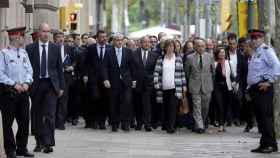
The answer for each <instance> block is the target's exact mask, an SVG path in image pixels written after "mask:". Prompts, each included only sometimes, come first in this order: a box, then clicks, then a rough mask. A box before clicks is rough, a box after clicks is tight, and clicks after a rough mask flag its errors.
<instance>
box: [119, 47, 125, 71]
mask: <svg viewBox="0 0 280 158" xmlns="http://www.w3.org/2000/svg"><path fill="white" fill-rule="evenodd" d="M125 56H126V51H125V49H123V48H122V61H121V65H120V67H122V66H123V65H124V64H125V63H124V62H125V61H124V60H125V59H126V57H125Z"/></svg>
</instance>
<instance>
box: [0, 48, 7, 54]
mask: <svg viewBox="0 0 280 158" xmlns="http://www.w3.org/2000/svg"><path fill="white" fill-rule="evenodd" d="M7 52H8V49H6V48H5V49H1V50H0V53H7Z"/></svg>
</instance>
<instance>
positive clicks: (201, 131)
mask: <svg viewBox="0 0 280 158" xmlns="http://www.w3.org/2000/svg"><path fill="white" fill-rule="evenodd" d="M192 131H193V132H195V133H198V134H202V133H204V132H205V130H204V129H202V128H195V129H193V130H192Z"/></svg>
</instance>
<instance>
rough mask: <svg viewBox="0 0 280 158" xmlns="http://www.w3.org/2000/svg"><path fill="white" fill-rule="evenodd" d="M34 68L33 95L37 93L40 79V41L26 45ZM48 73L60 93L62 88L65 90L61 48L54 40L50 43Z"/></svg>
mask: <svg viewBox="0 0 280 158" xmlns="http://www.w3.org/2000/svg"><path fill="white" fill-rule="evenodd" d="M26 51H27V53H28V56H29V59H30V62H31V65H32V68H33V80H34V81H33V84H32V86H31V95H32V94H34V93H36V91H37V89H38V88H39V79H40V67H41V66H40V49H39V42H35V43H32V44H30V45H28V46H26ZM48 74H49V77H50V79H51V82H52V85H53V87H54V89H55V91H56V92H57V94H59V91H60V90H64V87H65V81H64V75H63V72H62V61H61V54H60V48H59V47H58V46H57V45H55V44H54V43H52V42H49V45H48Z"/></svg>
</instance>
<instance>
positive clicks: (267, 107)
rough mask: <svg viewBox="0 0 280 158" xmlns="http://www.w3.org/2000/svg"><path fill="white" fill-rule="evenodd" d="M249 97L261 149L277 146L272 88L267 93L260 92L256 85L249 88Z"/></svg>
mask: <svg viewBox="0 0 280 158" xmlns="http://www.w3.org/2000/svg"><path fill="white" fill-rule="evenodd" d="M249 92H250V96H251V98H252V105H253V106H254V108H255V114H256V120H257V123H258V127H259V128H260V129H259V131H260V132H261V134H262V136H261V139H260V145H261V146H262V147H267V146H272V147H274V146H277V141H276V138H275V131H274V125H273V86H270V87H269V88H268V90H267V91H265V92H264V91H260V90H259V86H258V84H256V85H253V86H251V88H250V90H249Z"/></svg>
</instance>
